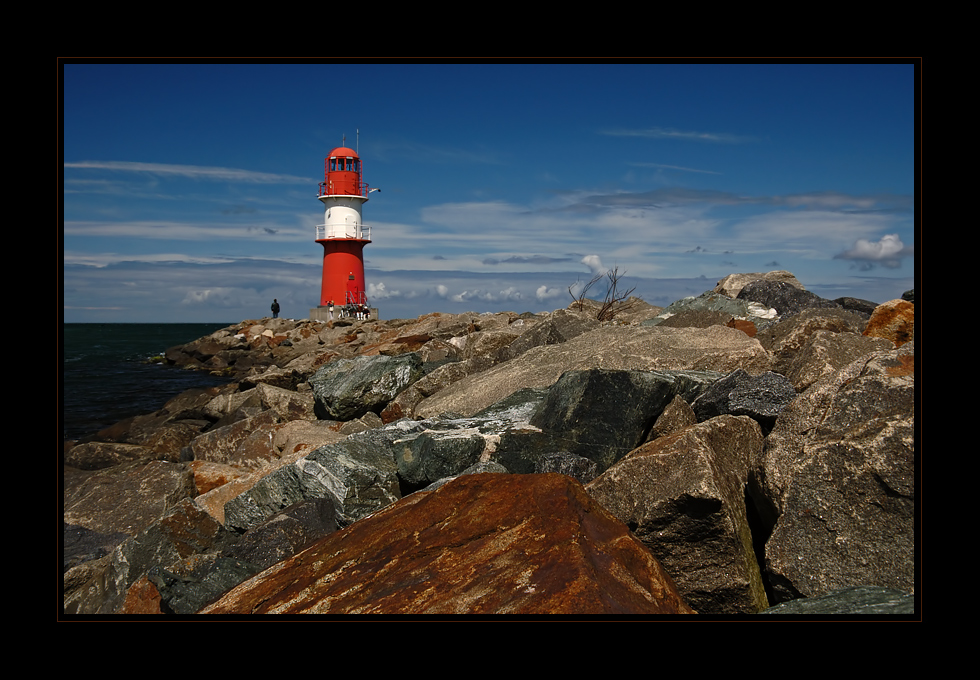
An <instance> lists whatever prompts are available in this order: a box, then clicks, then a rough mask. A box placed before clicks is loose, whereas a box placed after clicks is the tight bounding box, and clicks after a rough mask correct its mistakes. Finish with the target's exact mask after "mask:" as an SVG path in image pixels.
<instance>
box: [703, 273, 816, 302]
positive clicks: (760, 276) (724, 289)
mask: <svg viewBox="0 0 980 680" xmlns="http://www.w3.org/2000/svg"><path fill="white" fill-rule="evenodd" d="M753 281H782V282H783V283H788V284H790V285H791V286H795V287H796V288H800V289H802V288H803V284H802V283H800V282H799V281H798V280H797V278H796V277H795V276H793V275H792V274H791V273H789V272H787V271H782V270H777V271H771V272H765V273H754V274H729V275H728V276H726V277H725V278H723V279H722V280H721V281H719V282H718V285H716V286H715V287H714V290H713V291H712V292H714V293H720V294H721V295H725V296H726V297H730V298H737V297H738V294H739V293H740V292H741V291H742V288H744V287H745V286H746V284H749V283H752V282H753Z"/></svg>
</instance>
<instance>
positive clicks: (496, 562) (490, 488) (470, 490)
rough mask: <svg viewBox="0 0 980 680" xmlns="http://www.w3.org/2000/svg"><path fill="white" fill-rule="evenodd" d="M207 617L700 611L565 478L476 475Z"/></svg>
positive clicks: (306, 557) (330, 543) (242, 591)
mask: <svg viewBox="0 0 980 680" xmlns="http://www.w3.org/2000/svg"><path fill="white" fill-rule="evenodd" d="M201 613H202V614H236V613H253V614H256V613H283V614H294V613H310V614H369V613H374V614H462V613H468V614H578V615H589V614H669V613H691V610H690V608H689V607H687V605H686V604H685V603H684V602H683V600H682V598H681V597H680V596H679V595H677V592H676V591H675V589H674V587H673V584H672V583H671V581H670V578H669V577H667V576H666V574H665V573H664V571H663V570H662V569H661V568H660V565H659V564H658V563H657V562H656V560H655V559H653V557H652V556H651V555H650V553H649V551H647V550H646V549H645V548H644V547H643V546H642V545H641V544H640V543H639V541H637V540H636V539H635V538H634V537H633V536H632V535H631V534H630V533H629V531H628V530H627V529H626V527H625V526H623V525H622V524H621V523H620V522H618V521H616V520H615V518H613V517H612V516H610V515H609V513H608V512H606V511H605V510H604V509H603V508H602V507H601V506H600V505H599V504H597V503H595V502H594V501H592V500H591V499H590V498H589V497H588V494H586V493H585V490H584V489H583V488H582V486H581V485H580V484H578V483H577V482H576V481H575V480H573V479H571V478H570V477H566V476H564V475H555V474H545V475H498V474H478V475H464V476H461V477H458V478H457V479H455V480H453V481H452V482H449V483H447V484H444V485H442V486H441V487H439V488H438V489H436V490H435V491H432V492H422V493H416V494H413V495H411V496H408V497H406V498H404V499H402V501H401V502H399V503H396V504H395V505H393V506H390V507H389V508H386V509H385V510H383V511H381V512H379V513H376V514H375V515H372V516H371V517H368V518H365V519H364V520H362V521H360V522H357V523H356V524H354V525H352V526H350V527H348V528H346V529H344V530H342V531H339V532H337V533H335V534H331V535H330V536H327V537H326V538H324V539H322V540H320V541H318V542H317V543H315V544H314V545H313V546H311V547H309V548H307V549H306V550H304V551H303V552H301V553H300V554H298V555H296V556H294V557H293V558H290V559H288V560H286V561H284V562H281V563H279V564H277V565H276V566H274V567H272V568H271V569H268V570H266V571H264V572H262V573H261V574H259V575H258V576H256V577H254V578H252V579H250V580H248V581H246V582H244V583H242V584H241V585H239V586H238V587H236V588H234V589H233V590H231V591H230V592H228V593H226V594H225V595H224V597H222V598H221V599H220V600H218V601H217V602H215V603H214V604H212V605H210V606H208V607H206V608H205V609H204V610H202V612H201Z"/></svg>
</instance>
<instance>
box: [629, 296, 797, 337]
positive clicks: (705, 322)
mask: <svg viewBox="0 0 980 680" xmlns="http://www.w3.org/2000/svg"><path fill="white" fill-rule="evenodd" d="M674 316H680V317H681V318H680V320H677V321H674V322H672V325H675V326H677V327H691V328H703V327H707V326H710V325H712V324H715V323H718V324H722V325H725V324H728V323H730V322H732V321H743V322H746V321H747V322H749V323H751V324H752V325H753V326H754V327H755V328H765V327H766V326H768V325H769V324H772V323H774V322H775V321H777V320H778V319H779V314H778V312H777V311H776V310H775V309H772V308H770V307H769V306H767V305H764V304H762V303H759V302H753V301H750V300H741V299H733V298H730V297H728V296H727V295H722V294H721V293H714V292H711V291H708V292H706V293H702V294H701V295H698V296H697V297H693V296H692V297H686V298H681V299H680V300H677V301H675V302H672V303H671V304H669V305H667V306H666V307H665V308H664V309H662V310H661V311H660V313H659V314H657V315H656V316H654V317H652V318H649V319H647V320H645V321H643V322H642V323H641V325H642V326H659V325H662V324H663V323H664V322H665V321H667V320H668V319H671V318H673V317H674ZM749 335H751V334H749Z"/></svg>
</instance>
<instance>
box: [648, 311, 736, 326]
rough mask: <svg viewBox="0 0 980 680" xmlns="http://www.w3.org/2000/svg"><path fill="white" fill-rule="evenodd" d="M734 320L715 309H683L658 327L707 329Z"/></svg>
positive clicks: (727, 314)
mask: <svg viewBox="0 0 980 680" xmlns="http://www.w3.org/2000/svg"><path fill="white" fill-rule="evenodd" d="M733 320H734V318H733V317H732V315H731V314H730V313H728V312H722V311H718V310H713V309H682V310H680V311H679V312H677V313H676V314H671V315H670V316H668V317H667V318H665V319H664V320H663V321H661V322H660V323H659V324H657V325H658V326H662V327H664V328H707V327H708V326H715V325H718V326H725V325H727V324H728V323H730V322H731V321H733ZM732 327H733V326H732Z"/></svg>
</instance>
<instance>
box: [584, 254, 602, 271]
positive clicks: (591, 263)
mask: <svg viewBox="0 0 980 680" xmlns="http://www.w3.org/2000/svg"><path fill="white" fill-rule="evenodd" d="M582 264H584V265H585V266H586V267H588V268H589V269H591V270H592V273H593V274H605V273H606V268H605V267H603V266H602V260H601V259H599V256H598V255H586V256H585V257H583V258H582Z"/></svg>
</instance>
